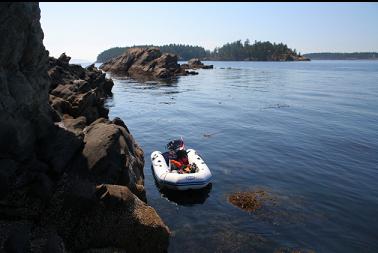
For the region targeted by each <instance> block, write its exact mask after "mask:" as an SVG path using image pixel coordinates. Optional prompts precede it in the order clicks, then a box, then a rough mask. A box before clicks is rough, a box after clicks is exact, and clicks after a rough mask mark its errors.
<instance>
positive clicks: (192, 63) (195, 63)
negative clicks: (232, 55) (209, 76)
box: [182, 58, 214, 69]
mask: <svg viewBox="0 0 378 253" xmlns="http://www.w3.org/2000/svg"><path fill="white" fill-rule="evenodd" d="M182 66H183V67H184V68H188V69H212V68H213V67H214V66H213V65H205V64H203V63H202V62H201V61H200V60H199V59H198V58H192V59H190V60H189V61H188V64H183V65H182Z"/></svg>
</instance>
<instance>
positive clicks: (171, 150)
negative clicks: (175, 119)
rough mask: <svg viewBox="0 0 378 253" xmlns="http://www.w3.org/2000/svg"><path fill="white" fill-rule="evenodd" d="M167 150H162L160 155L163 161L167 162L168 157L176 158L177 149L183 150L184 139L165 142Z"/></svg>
mask: <svg viewBox="0 0 378 253" xmlns="http://www.w3.org/2000/svg"><path fill="white" fill-rule="evenodd" d="M167 149H168V151H167V152H164V153H163V154H162V155H163V157H164V159H165V162H166V163H167V164H169V160H170V159H177V151H179V150H185V144H184V140H183V139H182V138H181V139H180V140H172V141H170V142H168V144H167Z"/></svg>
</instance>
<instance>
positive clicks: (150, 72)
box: [99, 47, 213, 81]
mask: <svg viewBox="0 0 378 253" xmlns="http://www.w3.org/2000/svg"><path fill="white" fill-rule="evenodd" d="M99 68H100V69H102V70H103V71H106V72H109V73H111V74H114V75H116V76H129V77H131V78H134V79H137V80H141V81H150V80H168V79H172V78H175V77H178V76H186V75H196V74H198V73H197V72H195V71H190V70H187V69H199V68H202V69H209V68H213V65H204V64H203V63H202V62H201V61H200V60H199V59H191V60H189V61H188V64H182V65H180V64H179V63H177V55H174V54H170V53H162V52H161V51H160V49H159V48H155V47H151V48H130V49H127V50H126V51H125V52H124V53H123V54H122V55H120V56H118V57H115V58H112V59H110V60H109V61H107V62H105V63H103V64H102V65H101V66H100V67H99Z"/></svg>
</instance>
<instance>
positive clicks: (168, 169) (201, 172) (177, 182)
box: [151, 143, 212, 190]
mask: <svg viewBox="0 0 378 253" xmlns="http://www.w3.org/2000/svg"><path fill="white" fill-rule="evenodd" d="M183 147H184V145H183V143H182V146H180V148H179V150H185V149H184V148H183ZM176 150H177V149H176ZM172 151H174V149H170V152H172ZM185 152H186V154H187V160H188V164H189V165H190V166H191V168H192V170H191V171H190V172H188V173H180V172H181V171H179V170H176V169H175V168H174V165H172V164H173V163H172V162H171V160H170V159H169V156H168V155H167V154H168V153H169V151H168V152H165V153H162V152H160V151H154V152H152V153H151V164H152V170H153V173H154V176H155V178H156V181H157V183H158V185H159V187H161V188H168V189H175V190H189V189H201V188H204V187H206V186H207V185H208V184H209V183H210V180H211V177H212V175H211V172H210V169H209V168H208V167H207V165H206V163H205V162H204V161H203V159H202V158H201V157H200V156H199V155H198V153H197V152H196V151H195V150H194V149H187V150H185Z"/></svg>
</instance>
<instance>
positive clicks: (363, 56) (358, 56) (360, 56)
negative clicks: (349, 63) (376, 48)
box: [303, 52, 378, 60]
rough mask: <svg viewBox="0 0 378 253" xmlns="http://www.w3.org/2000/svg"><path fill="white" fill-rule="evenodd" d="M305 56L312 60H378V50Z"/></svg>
mask: <svg viewBox="0 0 378 253" xmlns="http://www.w3.org/2000/svg"><path fill="white" fill-rule="evenodd" d="M303 56H305V57H307V58H310V59H311V60H378V53H377V52H361V53H357V52H356V53H311V54H304V55H303Z"/></svg>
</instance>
